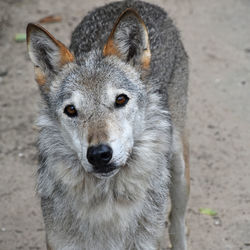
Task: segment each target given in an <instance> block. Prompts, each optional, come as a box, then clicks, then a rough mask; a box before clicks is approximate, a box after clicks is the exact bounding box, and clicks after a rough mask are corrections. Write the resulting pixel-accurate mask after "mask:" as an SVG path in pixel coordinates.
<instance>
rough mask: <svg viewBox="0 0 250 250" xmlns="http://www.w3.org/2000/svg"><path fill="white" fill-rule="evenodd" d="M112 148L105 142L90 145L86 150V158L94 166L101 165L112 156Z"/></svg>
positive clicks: (107, 161)
mask: <svg viewBox="0 0 250 250" xmlns="http://www.w3.org/2000/svg"><path fill="white" fill-rule="evenodd" d="M112 154H113V150H112V148H111V147H109V146H108V145H105V144H100V145H97V146H91V147H89V148H88V151H87V159H88V161H89V163H91V164H92V165H94V166H95V167H103V166H105V165H107V164H108V163H109V161H110V160H111V158H112Z"/></svg>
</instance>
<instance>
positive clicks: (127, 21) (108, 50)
mask: <svg viewBox="0 0 250 250" xmlns="http://www.w3.org/2000/svg"><path fill="white" fill-rule="evenodd" d="M103 55H104V56H111V55H113V56H117V57H119V58H120V59H122V60H123V61H125V62H129V63H131V64H132V65H133V66H138V65H139V66H140V67H142V68H143V69H148V68H149V66H150V58H151V52H150V44H149V37H148V31H147V27H146V25H145V23H144V21H143V20H142V19H141V17H140V16H139V15H138V14H137V12H136V11H135V10H133V9H126V10H125V11H124V12H123V13H122V14H121V15H120V17H119V18H118V19H117V21H116V23H115V25H114V28H113V30H112V32H111V34H110V36H109V38H108V41H107V43H106V44H105V46H104V49H103Z"/></svg>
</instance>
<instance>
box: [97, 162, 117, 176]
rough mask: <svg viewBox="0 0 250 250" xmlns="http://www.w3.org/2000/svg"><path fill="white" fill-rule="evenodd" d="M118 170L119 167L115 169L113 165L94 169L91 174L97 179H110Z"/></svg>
mask: <svg viewBox="0 0 250 250" xmlns="http://www.w3.org/2000/svg"><path fill="white" fill-rule="evenodd" d="M119 170H120V167H117V166H115V165H113V164H110V165H106V166H103V167H101V168H98V169H95V168H94V171H93V172H92V173H93V175H94V176H96V177H97V178H108V177H109V178H110V177H113V176H114V175H116V174H117V173H118V172H119Z"/></svg>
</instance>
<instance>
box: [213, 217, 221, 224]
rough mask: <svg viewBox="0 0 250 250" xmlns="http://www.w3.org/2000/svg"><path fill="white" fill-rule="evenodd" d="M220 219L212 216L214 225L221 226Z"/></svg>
mask: <svg viewBox="0 0 250 250" xmlns="http://www.w3.org/2000/svg"><path fill="white" fill-rule="evenodd" d="M221 224H222V223H221V219H220V218H219V217H217V216H215V217H214V225H215V226H221Z"/></svg>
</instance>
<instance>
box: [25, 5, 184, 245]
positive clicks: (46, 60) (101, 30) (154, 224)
mask: <svg viewBox="0 0 250 250" xmlns="http://www.w3.org/2000/svg"><path fill="white" fill-rule="evenodd" d="M27 45H28V52H29V56H30V58H31V61H32V62H33V63H34V65H35V78H36V81H37V83H38V86H39V88H40V92H41V97H42V98H41V99H42V104H41V112H40V116H39V119H38V125H39V128H40V132H39V141H38V149H39V168H38V171H37V192H38V194H39V196H40V197H41V206H42V211H43V217H44V222H45V229H46V240H47V248H48V249H51V250H83V249H84V250H125V249H126V250H128V249H130V250H133V249H134V250H135V249H137V250H139V249H141V250H142V249H144V250H156V249H160V248H161V246H160V244H161V243H160V242H161V241H162V237H164V234H165V230H164V229H165V221H166V217H167V213H168V211H167V208H168V204H169V203H170V202H169V200H171V212H170V216H169V219H170V226H169V235H170V241H171V244H172V248H173V249H174V250H184V249H186V248H187V246H186V240H185V210H186V204H187V200H188V193H189V178H188V177H189V170H188V169H189V167H188V161H189V160H188V141H187V137H186V132H185V131H186V129H185V120H186V106H187V85H188V57H187V55H186V52H185V50H184V48H183V45H182V42H181V39H180V34H179V32H178V30H177V29H176V28H175V26H174V25H173V22H172V21H171V19H170V18H169V17H168V15H167V13H166V12H165V11H164V10H163V9H161V8H160V7H157V6H155V5H152V4H149V3H145V2H141V1H130V0H129V1H122V2H114V3H111V4H108V5H105V6H104V7H100V8H97V9H95V10H94V11H92V12H90V13H89V14H88V15H87V16H86V17H84V19H83V20H82V22H81V23H80V24H79V25H78V26H77V27H76V29H75V31H74V32H73V34H72V41H71V45H70V48H69V49H67V48H66V47H65V46H64V45H63V44H62V43H61V42H59V41H58V40H56V39H55V38H54V37H53V36H52V35H51V34H50V33H49V32H48V31H46V30H45V29H44V28H43V27H41V26H40V25H36V24H29V25H28V27H27ZM169 197H170V199H168V198H169Z"/></svg>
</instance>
